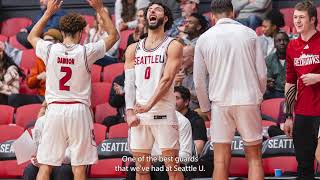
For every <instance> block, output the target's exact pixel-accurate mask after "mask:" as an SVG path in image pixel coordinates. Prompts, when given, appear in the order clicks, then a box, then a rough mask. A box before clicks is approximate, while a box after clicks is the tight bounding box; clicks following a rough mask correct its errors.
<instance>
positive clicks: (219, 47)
mask: <svg viewBox="0 0 320 180" xmlns="http://www.w3.org/2000/svg"><path fill="white" fill-rule="evenodd" d="M211 9H212V13H213V19H215V20H216V21H215V22H217V23H216V25H215V26H214V27H212V28H211V29H209V30H208V31H206V32H205V33H204V34H202V35H201V36H200V38H199V40H198V41H197V45H196V49H195V59H194V72H193V75H194V84H195V89H196V93H197V96H198V100H199V103H200V107H201V110H202V111H203V112H209V114H211V113H212V117H211V119H212V121H211V138H212V141H213V143H214V172H213V179H219V180H227V179H228V173H229V165H230V159H231V147H230V146H231V142H232V140H233V137H234V134H235V130H236V129H237V131H238V132H239V133H240V135H241V138H242V140H243V141H244V145H245V148H244V149H245V154H246V158H247V160H248V167H249V173H248V178H249V180H262V179H263V167H262V159H261V154H262V153H261V144H262V125H261V122H262V120H261V115H260V103H261V101H262V97H263V94H264V92H265V90H266V82H267V68H266V64H265V61H264V57H263V52H262V49H261V47H260V44H259V41H258V37H257V35H256V33H255V32H254V31H253V30H251V29H250V28H248V27H246V26H244V25H242V24H240V23H239V22H237V21H235V20H233V18H234V15H233V6H232V3H231V0H213V1H212V3H211ZM207 77H209V81H208V82H209V84H207V81H206V79H207ZM207 87H209V91H208V88H207ZM210 101H211V102H212V104H211V103H210Z"/></svg>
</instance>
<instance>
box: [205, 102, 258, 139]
mask: <svg viewBox="0 0 320 180" xmlns="http://www.w3.org/2000/svg"><path fill="white" fill-rule="evenodd" d="M211 119H212V120H211V126H210V131H211V132H210V134H211V140H212V142H214V143H231V142H232V140H233V137H234V134H235V131H236V130H237V131H238V132H239V134H240V135H241V138H242V140H243V141H244V143H245V144H246V145H254V144H252V143H255V144H258V143H260V142H262V120H261V114H260V108H259V105H243V106H217V105H214V104H213V105H212V109H211Z"/></svg>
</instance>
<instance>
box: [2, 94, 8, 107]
mask: <svg viewBox="0 0 320 180" xmlns="http://www.w3.org/2000/svg"><path fill="white" fill-rule="evenodd" d="M0 104H2V105H8V96H7V95H5V94H0Z"/></svg>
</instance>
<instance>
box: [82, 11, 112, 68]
mask: <svg viewBox="0 0 320 180" xmlns="http://www.w3.org/2000/svg"><path fill="white" fill-rule="evenodd" d="M102 25H103V22H102V19H101V17H100V15H99V14H98V13H96V15H95V26H94V27H93V28H91V29H89V32H88V33H87V34H88V36H87V39H86V40H85V42H84V43H85V44H88V43H95V42H98V41H99V40H101V39H102V38H105V37H108V33H107V32H105V31H103V28H102ZM117 58H118V46H117V45H114V46H113V47H112V48H111V49H109V51H107V52H106V55H105V56H104V57H103V58H101V59H99V60H98V61H96V62H95V63H94V64H97V65H100V66H102V67H104V66H107V65H110V64H113V63H117V62H118V60H117Z"/></svg>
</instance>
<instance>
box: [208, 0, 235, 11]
mask: <svg viewBox="0 0 320 180" xmlns="http://www.w3.org/2000/svg"><path fill="white" fill-rule="evenodd" d="M211 11H212V13H213V14H222V13H229V12H233V5H232V2H231V0H212V1H211Z"/></svg>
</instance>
